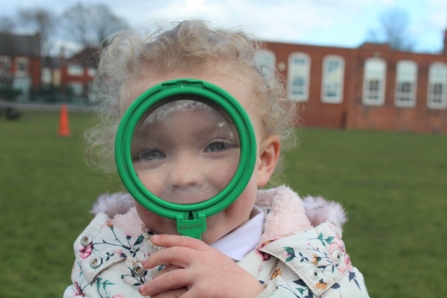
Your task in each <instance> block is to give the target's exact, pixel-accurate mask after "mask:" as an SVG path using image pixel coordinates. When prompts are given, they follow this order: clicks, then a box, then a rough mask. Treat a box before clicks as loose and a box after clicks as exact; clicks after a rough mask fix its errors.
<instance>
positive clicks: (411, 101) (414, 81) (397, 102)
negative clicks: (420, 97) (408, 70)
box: [394, 60, 418, 108]
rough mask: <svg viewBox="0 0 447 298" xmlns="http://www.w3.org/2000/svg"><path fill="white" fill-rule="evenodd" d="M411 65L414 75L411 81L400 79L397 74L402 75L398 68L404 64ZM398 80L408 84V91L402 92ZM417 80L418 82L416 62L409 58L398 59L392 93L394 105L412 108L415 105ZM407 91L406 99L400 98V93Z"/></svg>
mask: <svg viewBox="0 0 447 298" xmlns="http://www.w3.org/2000/svg"><path fill="white" fill-rule="evenodd" d="M405 64H406V65H411V67H414V76H413V78H412V81H406V80H401V79H400V78H399V76H402V74H401V73H400V71H402V70H400V71H399V68H400V69H402V68H403V66H404V65H405ZM400 82H404V83H408V84H410V92H402V91H401V90H399V89H400ZM417 82H418V65H417V63H416V62H414V61H411V60H400V61H399V62H397V65H396V88H395V94H394V104H395V105H396V107H400V108H412V107H414V106H415V105H416V94H417V93H416V92H417ZM403 93H408V94H409V95H408V98H409V100H408V101H403V100H401V98H402V96H401V95H402V94H403Z"/></svg>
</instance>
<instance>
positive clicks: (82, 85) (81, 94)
mask: <svg viewBox="0 0 447 298" xmlns="http://www.w3.org/2000/svg"><path fill="white" fill-rule="evenodd" d="M67 85H68V87H69V88H71V89H72V90H73V96H75V97H81V96H83V95H84V91H85V90H84V89H85V86H84V83H83V82H77V81H70V82H68V84H67ZM73 86H78V87H79V86H80V87H81V92H80V93H79V94H78V93H76V92H75V89H76V87H75V88H73Z"/></svg>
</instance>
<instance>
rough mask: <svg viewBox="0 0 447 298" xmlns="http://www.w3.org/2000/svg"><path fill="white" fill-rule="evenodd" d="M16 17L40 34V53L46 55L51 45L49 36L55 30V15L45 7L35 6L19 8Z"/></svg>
mask: <svg viewBox="0 0 447 298" xmlns="http://www.w3.org/2000/svg"><path fill="white" fill-rule="evenodd" d="M18 19H19V20H20V22H21V23H22V24H23V25H24V26H25V27H30V28H31V29H32V30H35V31H36V32H38V33H39V34H40V39H41V42H42V48H41V51H42V55H43V56H48V55H49V54H50V51H51V48H52V46H53V44H52V43H51V39H50V37H51V34H53V33H54V32H55V28H56V16H55V15H54V14H53V13H52V12H51V11H49V10H47V9H44V8H41V7H35V8H25V9H20V10H19V11H18Z"/></svg>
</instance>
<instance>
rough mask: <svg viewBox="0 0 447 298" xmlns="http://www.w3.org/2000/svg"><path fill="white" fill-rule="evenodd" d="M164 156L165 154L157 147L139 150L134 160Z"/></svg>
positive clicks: (148, 159)
mask: <svg viewBox="0 0 447 298" xmlns="http://www.w3.org/2000/svg"><path fill="white" fill-rule="evenodd" d="M163 158H166V155H165V154H164V153H163V152H162V151H160V150H158V149H150V150H145V151H141V152H140V153H138V155H137V157H136V158H134V160H135V161H152V160H159V159H163Z"/></svg>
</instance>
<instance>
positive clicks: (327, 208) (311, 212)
mask: <svg viewBox="0 0 447 298" xmlns="http://www.w3.org/2000/svg"><path fill="white" fill-rule="evenodd" d="M304 208H305V209H306V214H307V216H308V217H309V219H310V222H311V223H312V225H313V226H314V227H316V226H318V225H320V224H322V223H324V222H327V221H329V222H331V223H333V224H335V225H336V226H338V227H340V228H341V227H342V226H343V224H344V223H345V222H346V221H347V220H348V219H347V218H346V213H345V210H344V209H343V207H342V206H341V205H340V204H339V203H336V202H329V201H326V200H325V199H323V198H322V197H310V196H308V197H306V198H304Z"/></svg>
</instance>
